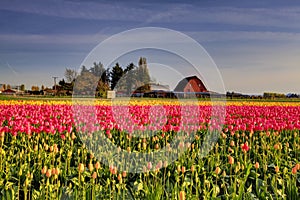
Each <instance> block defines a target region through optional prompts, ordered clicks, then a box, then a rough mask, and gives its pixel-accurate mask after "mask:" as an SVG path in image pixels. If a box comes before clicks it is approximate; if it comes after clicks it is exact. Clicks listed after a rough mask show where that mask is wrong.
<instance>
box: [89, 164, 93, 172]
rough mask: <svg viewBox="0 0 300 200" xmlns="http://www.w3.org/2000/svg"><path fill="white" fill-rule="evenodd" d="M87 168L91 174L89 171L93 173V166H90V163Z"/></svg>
mask: <svg viewBox="0 0 300 200" xmlns="http://www.w3.org/2000/svg"><path fill="white" fill-rule="evenodd" d="M88 168H89V170H90V172H91V171H93V169H94V166H93V164H92V163H90V164H89V166H88Z"/></svg>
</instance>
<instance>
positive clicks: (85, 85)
mask: <svg viewBox="0 0 300 200" xmlns="http://www.w3.org/2000/svg"><path fill="white" fill-rule="evenodd" d="M64 76H65V79H62V80H60V81H59V86H60V87H59V88H60V89H61V90H66V91H73V93H75V95H93V94H96V96H98V97H106V94H107V91H108V90H115V91H117V92H122V93H124V94H126V95H130V94H131V93H132V92H133V90H134V89H135V88H139V89H141V88H143V87H148V86H149V82H150V81H151V79H150V75H149V69H148V66H147V60H146V58H144V57H140V59H139V61H138V66H136V65H134V64H133V63H130V64H129V65H127V66H126V67H124V68H123V67H121V66H120V64H119V63H116V64H115V65H114V66H113V67H112V68H111V69H110V68H107V69H105V67H104V66H103V64H102V63H101V62H99V63H96V62H94V63H93V66H92V67H90V68H87V67H86V66H82V67H81V70H80V72H79V73H77V71H75V70H73V69H69V68H66V70H65V74H64ZM143 89H147V88H143Z"/></svg>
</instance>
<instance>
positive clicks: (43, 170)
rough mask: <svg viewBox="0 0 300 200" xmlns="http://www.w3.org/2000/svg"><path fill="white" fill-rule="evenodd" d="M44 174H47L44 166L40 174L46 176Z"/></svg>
mask: <svg viewBox="0 0 300 200" xmlns="http://www.w3.org/2000/svg"><path fill="white" fill-rule="evenodd" d="M46 172H47V166H44V167H43V169H42V170H41V173H42V174H46Z"/></svg>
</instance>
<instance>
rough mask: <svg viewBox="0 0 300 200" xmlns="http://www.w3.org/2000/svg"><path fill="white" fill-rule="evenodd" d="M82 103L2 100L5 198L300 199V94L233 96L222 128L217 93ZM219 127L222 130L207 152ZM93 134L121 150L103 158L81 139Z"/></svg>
mask: <svg viewBox="0 0 300 200" xmlns="http://www.w3.org/2000/svg"><path fill="white" fill-rule="evenodd" d="M76 106H78V105H76ZM84 106H86V105H82V109H79V110H80V112H76V109H75V110H74V106H73V103H72V101H71V100H59V101H54V100H0V113H1V115H0V199H1V200H2V199H18V200H21V199H78V200H82V199H178V200H185V199H186V200H188V199H195V200H196V199H197V200H198V199H299V198H300V136H299V135H300V102H259V101H258V102H250V101H247V102H244V101H239V102H237V101H231V102H227V103H226V106H225V107H224V109H225V110H226V112H224V113H223V114H224V121H223V122H222V126H221V125H220V124H218V123H216V121H214V120H215V119H213V117H212V104H211V102H210V101H203V102H202V101H199V102H196V103H195V102H192V103H189V102H188V101H185V102H183V103H182V104H181V103H180V102H177V101H176V100H164V99H160V100H159V99H158V100H151V99H146V100H140V99H138V100H134V99H133V100H131V101H130V102H129V103H128V105H126V106H125V105H124V107H126V108H127V110H126V109H123V107H122V105H119V106H115V107H114V106H113V105H112V104H111V102H110V101H104V100H102V101H101V100H97V101H95V102H94V104H93V108H94V111H95V112H94V113H92V114H90V113H88V111H87V112H85V111H84V110H85V107H84ZM76 108H77V107H76ZM77 111H78V109H77ZM125 111H129V113H123V112H125ZM159 111H161V112H159ZM183 111H184V112H183ZM196 112H197V113H196ZM161 113H164V115H163V116H160V115H161ZM221 114H222V113H221ZM78 115H80V118H79V122H78V118H77V117H78ZM183 115H186V116H187V117H185V118H184V117H183ZM212 130H218V131H215V133H217V134H218V135H217V136H218V137H217V139H216V141H215V142H214V143H213V144H212V145H211V147H210V148H209V151H208V152H206V153H205V154H204V152H202V151H201V148H202V146H203V145H205V139H204V138H205V136H206V135H207V134H208V133H209V132H210V131H212ZM145 133H152V134H151V135H150V134H149V135H148V136H147V134H145ZM139 134H140V135H139ZM89 137H91V138H92V139H91V140H85V141H89V142H91V143H93V144H102V141H103V140H104V139H105V140H108V141H110V142H111V144H114V145H115V146H116V147H117V150H116V151H115V152H110V151H108V152H106V154H105V156H103V155H104V154H102V156H101V157H99V156H98V152H97V150H95V151H93V150H92V149H91V148H90V147H89V144H90V143H88V142H83V138H89ZM186 137H192V139H191V140H188V141H187V142H178V143H175V144H174V145H173V146H172V145H170V144H172V141H174V140H176V138H186ZM96 147H97V148H102V146H101V145H99V146H96ZM183 147H184V150H182V151H181V149H183ZM162 150H164V151H166V152H171V153H173V154H172V155H178V157H174V159H173V160H172V162H171V161H168V160H166V159H163V158H161V157H158V158H156V159H154V160H152V161H148V162H146V163H143V162H144V161H142V160H139V157H133V158H131V159H126V157H124V159H123V161H124V162H130V163H135V164H132V168H128V169H125V168H120V167H119V166H120V165H118V163H116V162H115V161H114V159H115V158H116V157H117V154H118V153H120V152H122V151H123V152H126V155H135V153H136V155H138V154H137V153H139V154H149V155H150V154H151V153H155V152H160V151H162ZM200 155H203V156H200ZM103 157H105V159H106V160H108V161H106V162H104V159H102V158H103ZM110 161H111V162H110ZM135 166H137V168H138V167H139V166H141V167H140V168H138V169H135ZM134 170H136V171H134ZM139 170H140V172H137V171H139Z"/></svg>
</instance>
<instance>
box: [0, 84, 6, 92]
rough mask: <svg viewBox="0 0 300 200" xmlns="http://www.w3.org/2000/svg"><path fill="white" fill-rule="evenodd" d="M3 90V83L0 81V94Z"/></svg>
mask: <svg viewBox="0 0 300 200" xmlns="http://www.w3.org/2000/svg"><path fill="white" fill-rule="evenodd" d="M4 90H5V86H4V84H1V83H0V94H1V93H2V92H3V91H4Z"/></svg>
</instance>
